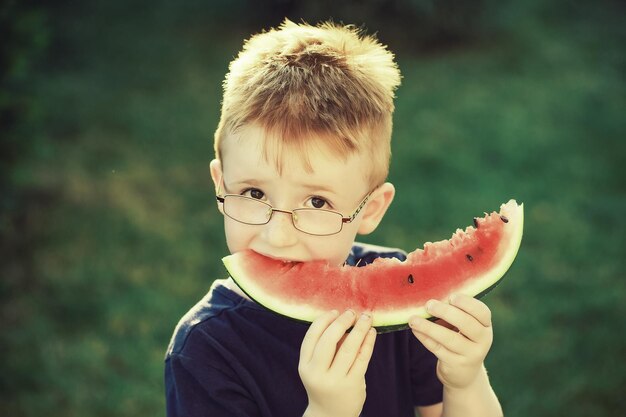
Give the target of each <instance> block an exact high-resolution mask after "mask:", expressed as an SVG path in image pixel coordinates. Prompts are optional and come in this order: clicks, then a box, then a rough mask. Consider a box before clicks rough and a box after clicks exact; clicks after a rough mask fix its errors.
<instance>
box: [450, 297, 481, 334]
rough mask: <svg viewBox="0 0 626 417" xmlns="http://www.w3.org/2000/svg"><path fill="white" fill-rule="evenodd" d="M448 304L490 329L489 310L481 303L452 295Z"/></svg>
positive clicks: (469, 298) (473, 299)
mask: <svg viewBox="0 0 626 417" xmlns="http://www.w3.org/2000/svg"><path fill="white" fill-rule="evenodd" d="M450 304H452V305H453V306H455V307H457V308H459V309H461V310H463V311H465V312H466V313H468V314H470V315H471V316H473V317H474V318H476V320H478V321H479V322H480V323H481V324H482V325H483V326H485V327H491V310H489V307H487V304H485V303H483V302H482V301H480V300H477V299H476V298H473V297H470V296H468V295H464V294H453V295H452V296H451V297H450Z"/></svg>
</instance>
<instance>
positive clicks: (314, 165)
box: [165, 20, 502, 417]
mask: <svg viewBox="0 0 626 417" xmlns="http://www.w3.org/2000/svg"><path fill="white" fill-rule="evenodd" d="M399 83H400V73H399V70H398V68H397V66H396V64H395V63H394V61H393V55H392V54H391V53H390V52H389V51H387V49H386V48H385V47H384V46H382V45H381V44H379V43H378V42H377V41H376V40H375V39H374V38H372V37H366V36H362V35H361V34H360V33H359V31H357V30H355V29H354V28H353V27H350V26H348V27H342V26H335V25H333V24H322V25H320V26H317V27H313V26H309V25H305V24H301V25H297V24H294V23H292V22H289V21H288V20H286V21H285V22H284V23H283V24H282V25H281V26H280V27H279V28H278V29H277V30H271V31H269V32H265V33H262V34H259V35H256V36H253V37H252V38H251V39H249V40H248V41H247V42H246V44H245V45H244V48H243V50H242V52H241V53H240V54H239V56H238V57H237V58H236V59H235V60H234V61H233V62H232V63H231V65H230V70H229V73H228V75H227V76H226V80H225V82H224V99H223V104H222V114H221V120H220V123H219V126H218V129H217V131H216V134H215V151H216V159H215V160H213V161H212V162H211V164H210V169H211V176H212V178H213V181H214V183H215V188H216V190H217V197H218V199H217V200H218V209H219V210H220V211H221V213H222V214H223V215H224V228H225V234H226V242H227V245H228V249H229V251H230V252H231V253H234V252H237V251H241V250H245V249H252V250H254V251H256V252H258V253H260V254H262V255H265V256H268V257H272V258H276V259H280V260H283V261H285V262H302V261H310V260H318V259H323V260H327V261H328V262H329V263H332V264H336V265H339V264H343V263H344V262H348V263H350V264H352V265H356V264H358V265H363V264H366V263H369V262H372V260H373V259H375V258H376V257H379V256H384V257H397V258H400V259H404V257H405V255H404V254H403V253H402V252H400V251H398V250H390V249H384V248H380V247H374V246H369V245H360V244H355V243H354V238H355V236H356V234H357V233H358V234H367V233H370V232H372V231H373V230H374V229H375V228H376V227H377V226H378V224H379V222H380V221H381V219H382V217H383V215H384V214H385V212H386V210H387V208H388V207H389V205H390V204H391V201H392V199H393V197H394V193H395V190H394V187H393V185H392V184H390V183H388V182H385V179H386V177H387V172H388V165H389V157H390V139H391V125H392V122H391V118H392V113H393V108H394V106H393V95H394V90H395V89H396V88H397V86H398V85H399ZM295 209H298V210H297V211H294V210H295ZM429 310H430V312H431V313H432V314H433V315H434V316H436V317H439V318H441V319H442V320H444V321H445V322H447V323H446V324H447V326H446V327H444V326H441V325H439V324H436V323H432V322H430V321H427V320H424V319H420V318H418V317H407V320H408V321H409V323H410V325H411V330H406V331H398V332H393V333H388V334H381V335H376V332H375V331H374V330H373V328H372V327H371V318H370V317H369V316H368V315H367V312H355V311H350V310H349V311H346V312H337V311H331V312H328V313H326V314H324V315H322V316H321V317H319V318H318V319H316V320H315V321H314V322H313V323H312V324H311V325H310V326H307V325H305V324H302V323H297V322H294V321H291V320H288V319H285V318H283V317H280V316H278V315H276V314H274V313H271V312H269V311H266V310H264V309H263V308H261V307H260V306H258V305H257V304H255V303H254V302H252V301H251V300H250V299H248V297H246V295H245V294H243V293H242V291H241V290H240V289H239V288H238V287H237V286H236V285H235V284H234V282H233V281H232V279H230V278H229V279H226V280H218V281H216V282H215V283H214V285H213V286H212V287H211V290H210V291H209V293H208V294H207V296H205V298H204V299H203V300H201V301H200V302H199V303H198V304H197V305H196V306H195V307H194V308H193V309H192V310H191V311H190V312H189V313H187V315H186V316H185V317H183V319H182V320H181V322H180V323H179V325H178V327H177V329H176V331H175V333H174V337H173V338H172V342H171V344H170V347H169V349H168V352H167V356H166V368H165V379H166V392H167V411H168V415H169V416H170V417H173V416H186V417H187V416H213V417H222V416H223V417H233V416H279V417H282V416H302V415H305V416H310V417H318V416H319V417H323V416H328V417H344V416H345V417H349V416H350V417H351V416H358V415H362V416H376V417H394V416H413V415H415V413H419V414H420V415H421V416H422V417H431V416H443V415H445V416H446V417H449V416H459V417H471V416H480V417H490V416H498V415H501V414H502V411H501V409H500V405H499V403H498V400H497V398H496V396H495V395H494V393H493V391H492V389H491V387H490V384H489V381H488V378H487V375H486V371H485V368H484V366H483V360H484V358H485V356H486V354H487V352H488V350H489V347H490V346H491V340H492V330H491V321H490V311H489V309H488V308H487V306H486V305H485V304H483V303H482V302H480V301H478V300H475V299H473V298H470V297H465V296H457V297H454V298H452V299H451V300H449V302H446V303H443V302H438V301H434V300H433V301H432V302H431V303H429ZM351 327H352V328H353V329H352V331H350V332H349V333H346V331H347V330H348V329H350V328H351Z"/></svg>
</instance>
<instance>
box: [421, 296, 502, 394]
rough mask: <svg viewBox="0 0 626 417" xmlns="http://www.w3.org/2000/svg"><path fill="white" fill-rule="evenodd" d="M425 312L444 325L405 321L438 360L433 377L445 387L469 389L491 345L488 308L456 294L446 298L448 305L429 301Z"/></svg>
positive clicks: (422, 320)
mask: <svg viewBox="0 0 626 417" xmlns="http://www.w3.org/2000/svg"><path fill="white" fill-rule="evenodd" d="M427 310H428V312H429V313H430V314H432V315H433V316H434V317H439V318H440V319H443V320H445V322H447V323H444V324H437V323H433V322H431V321H429V320H426V319H424V318H421V317H417V316H414V317H411V319H410V321H409V324H410V326H411V329H412V330H413V334H414V335H415V337H416V338H417V339H418V340H419V341H420V342H422V344H423V345H424V346H425V347H426V348H427V349H428V350H430V351H431V352H432V353H433V354H435V356H437V358H438V359H439V362H438V363H437V376H438V377H439V379H440V380H441V382H442V383H443V384H444V385H445V386H447V387H448V388H465V387H467V386H469V385H470V384H471V383H472V382H473V381H474V380H475V378H476V376H477V375H478V374H479V371H480V370H481V369H482V367H483V361H484V359H485V357H486V356H487V352H489V348H490V347H491V342H492V341H493V330H492V327H491V311H490V310H489V307H487V305H486V304H484V303H483V302H481V301H479V300H477V299H475V298H472V297H469V296H466V295H460V294H458V295H454V296H452V297H450V304H446V303H442V302H440V301H436V300H431V301H429V302H428V303H427ZM457 329H458V331H457Z"/></svg>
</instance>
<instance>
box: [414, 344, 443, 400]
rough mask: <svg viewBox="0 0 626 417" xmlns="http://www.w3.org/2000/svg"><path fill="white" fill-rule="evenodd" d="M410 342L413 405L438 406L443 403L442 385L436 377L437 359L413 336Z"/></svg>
mask: <svg viewBox="0 0 626 417" xmlns="http://www.w3.org/2000/svg"><path fill="white" fill-rule="evenodd" d="M410 340H411V342H410V343H411V386H412V387H413V392H412V394H413V405H415V406H427V405H433V404H438V403H440V402H442V401H443V384H442V383H441V381H439V378H438V377H437V357H436V356H435V355H433V354H432V353H431V352H430V351H428V350H427V349H426V348H425V347H424V345H422V344H421V343H420V342H419V341H418V340H417V339H416V338H415V337H413V335H411V337H410Z"/></svg>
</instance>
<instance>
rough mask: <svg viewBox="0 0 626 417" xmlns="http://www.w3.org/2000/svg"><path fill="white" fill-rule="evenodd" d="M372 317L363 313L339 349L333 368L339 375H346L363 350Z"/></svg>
mask: <svg viewBox="0 0 626 417" xmlns="http://www.w3.org/2000/svg"><path fill="white" fill-rule="evenodd" d="M371 325H372V318H371V317H370V315H368V314H361V317H360V318H359V319H358V320H357V322H356V324H355V325H354V328H353V329H352V331H351V332H350V333H349V334H348V335H347V337H346V338H345V340H344V341H343V343H342V344H341V346H340V347H339V348H338V350H337V354H336V355H335V359H334V360H333V364H332V365H331V369H332V370H333V371H334V372H337V373H338V374H339V375H346V374H347V373H348V371H349V370H350V368H351V367H352V364H353V363H354V361H355V360H356V357H357V356H358V354H359V351H360V350H361V346H362V345H363V342H364V341H365V338H366V337H367V334H368V331H369V330H370V329H371Z"/></svg>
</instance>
